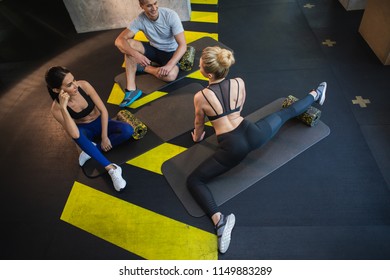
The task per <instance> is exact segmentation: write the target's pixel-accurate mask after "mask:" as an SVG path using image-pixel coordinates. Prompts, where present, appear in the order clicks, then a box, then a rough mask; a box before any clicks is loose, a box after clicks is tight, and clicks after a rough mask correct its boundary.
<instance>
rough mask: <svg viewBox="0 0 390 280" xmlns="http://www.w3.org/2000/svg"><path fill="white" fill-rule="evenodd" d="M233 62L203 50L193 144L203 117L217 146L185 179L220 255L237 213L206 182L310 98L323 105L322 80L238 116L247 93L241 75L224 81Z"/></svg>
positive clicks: (222, 52) (221, 52) (222, 53)
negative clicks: (284, 103) (281, 104)
mask: <svg viewBox="0 0 390 280" xmlns="http://www.w3.org/2000/svg"><path fill="white" fill-rule="evenodd" d="M234 63H235V59H234V56H233V53H232V52H231V51H229V50H226V49H222V48H220V47H207V48H205V49H204V50H203V52H202V55H201V58H200V65H199V67H200V72H201V73H202V75H203V76H205V77H206V78H208V80H209V85H208V86H207V87H206V88H205V89H203V90H201V91H199V92H197V93H196V94H195V96H194V106H195V129H194V131H193V132H192V138H193V141H194V142H199V141H202V140H203V138H204V135H205V132H204V123H205V117H206V116H207V117H208V119H209V120H210V121H211V123H212V125H213V127H214V130H215V133H216V135H217V140H218V148H217V150H216V151H215V153H214V154H213V155H212V156H210V157H209V158H208V159H206V160H205V161H204V162H203V163H201V164H200V165H199V166H198V167H197V168H196V169H195V170H194V171H193V172H192V174H190V176H189V177H188V179H187V187H188V189H189V191H190V193H191V194H192V196H193V197H194V199H195V200H196V201H197V202H198V204H199V205H200V206H201V208H202V209H203V210H204V211H205V213H206V214H207V215H208V216H209V217H210V218H211V220H212V221H213V223H214V226H215V229H216V232H217V236H218V249H219V251H220V252H221V253H225V252H226V250H227V249H228V247H229V244H230V239H231V231H232V230H233V227H234V225H235V216H234V214H230V215H227V216H225V215H223V214H222V213H221V212H220V211H219V210H218V206H217V205H216V203H215V200H214V197H213V195H212V193H211V192H210V190H209V188H208V187H207V183H208V182H209V181H210V180H212V179H213V178H215V177H217V176H219V175H221V174H223V173H225V172H227V171H228V170H230V169H232V168H233V167H234V166H236V165H238V164H239V163H240V162H241V161H242V160H243V159H244V158H245V157H246V155H247V154H248V153H249V152H251V151H252V150H254V149H257V148H260V147H261V146H263V145H264V144H265V143H267V142H268V141H269V140H271V139H272V137H273V136H274V135H275V134H276V133H277V132H278V131H279V129H280V128H281V126H282V125H283V124H284V123H285V122H286V121H288V120H289V119H291V118H294V117H296V116H298V115H300V114H302V113H304V112H305V111H306V110H307V109H308V108H309V107H310V105H311V104H312V103H313V102H315V101H316V102H318V103H319V104H320V105H322V104H323V103H324V101H325V92H326V86H327V85H326V83H325V82H323V83H321V84H320V85H319V86H318V87H317V89H315V90H311V91H310V92H309V93H308V94H307V95H306V96H305V97H303V98H302V99H301V100H299V101H297V102H295V103H293V104H292V105H291V106H289V107H287V108H283V109H282V110H280V111H278V112H275V113H273V114H270V115H269V116H267V117H265V118H263V119H261V120H259V121H258V122H256V123H252V122H249V121H248V120H246V119H244V118H243V117H242V116H241V111H242V108H243V106H244V103H245V97H246V91H245V84H244V81H243V80H242V79H241V78H235V79H225V78H226V76H227V74H228V72H229V68H230V66H231V65H233V64H234Z"/></svg>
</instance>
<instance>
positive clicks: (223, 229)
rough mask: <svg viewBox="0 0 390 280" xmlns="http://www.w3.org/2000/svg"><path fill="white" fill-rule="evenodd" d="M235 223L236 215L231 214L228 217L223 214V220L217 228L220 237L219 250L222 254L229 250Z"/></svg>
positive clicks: (221, 219)
mask: <svg viewBox="0 0 390 280" xmlns="http://www.w3.org/2000/svg"><path fill="white" fill-rule="evenodd" d="M235 223H236V217H235V216H234V214H230V215H228V216H226V217H225V216H224V215H222V214H221V218H220V220H219V222H218V223H217V225H216V227H215V229H216V231H217V237H218V249H219V251H220V252H221V253H222V254H224V253H225V252H226V251H227V249H228V248H229V245H230V240H231V233H232V230H233V227H234V224H235Z"/></svg>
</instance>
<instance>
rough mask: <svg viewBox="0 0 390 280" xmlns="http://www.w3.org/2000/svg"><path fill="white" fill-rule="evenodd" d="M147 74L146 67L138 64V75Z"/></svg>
mask: <svg viewBox="0 0 390 280" xmlns="http://www.w3.org/2000/svg"><path fill="white" fill-rule="evenodd" d="M144 72H145V67H144V66H142V65H139V64H137V73H140V74H141V73H144Z"/></svg>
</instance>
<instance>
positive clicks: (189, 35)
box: [184, 31, 218, 44]
mask: <svg viewBox="0 0 390 280" xmlns="http://www.w3.org/2000/svg"><path fill="white" fill-rule="evenodd" d="M184 36H185V37H186V42H187V44H190V43H192V42H193V41H196V40H198V39H201V38H203V37H211V38H213V39H214V40H216V41H218V33H207V32H197V31H184Z"/></svg>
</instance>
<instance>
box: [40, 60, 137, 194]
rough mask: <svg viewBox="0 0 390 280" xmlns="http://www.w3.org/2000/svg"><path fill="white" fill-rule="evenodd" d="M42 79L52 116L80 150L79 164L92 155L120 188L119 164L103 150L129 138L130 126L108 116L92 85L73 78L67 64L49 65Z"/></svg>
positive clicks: (131, 132) (124, 183)
mask: <svg viewBox="0 0 390 280" xmlns="http://www.w3.org/2000/svg"><path fill="white" fill-rule="evenodd" d="M45 80H46V84H47V89H48V91H49V94H50V96H51V98H52V99H53V103H52V106H51V113H52V115H53V117H54V118H55V119H56V120H57V121H58V122H59V123H60V124H61V125H62V127H63V128H64V129H65V131H66V132H67V134H68V135H69V136H70V137H71V138H72V139H73V140H74V141H75V142H76V144H77V145H78V146H79V147H80V149H81V150H82V152H81V154H80V156H79V164H80V166H83V165H84V164H85V162H86V161H87V160H89V159H90V158H91V157H92V158H93V159H95V160H96V161H97V162H99V163H100V164H101V165H102V166H104V168H105V169H106V170H107V171H108V174H109V175H110V176H111V179H112V182H113V185H114V188H115V190H116V191H121V190H123V189H124V188H125V186H126V181H125V180H124V179H123V178H122V168H121V167H120V166H118V165H117V164H115V163H112V162H110V161H109V160H108V159H107V158H106V157H105V156H104V155H103V153H102V152H108V151H110V150H111V149H112V148H113V147H115V146H117V145H119V144H121V143H123V142H125V141H127V140H129V139H130V138H131V137H132V135H133V132H134V130H133V128H132V127H131V126H130V125H129V124H127V123H124V122H120V121H116V120H111V119H109V117H108V112H107V109H106V107H105V105H104V103H103V101H102V100H101V99H100V97H99V95H98V94H97V92H96V90H95V89H94V88H93V87H92V85H91V84H90V83H89V82H87V81H83V80H79V81H76V80H75V78H74V76H73V75H72V73H71V72H70V71H69V70H68V69H67V68H65V67H62V66H55V67H51V68H50V69H49V70H48V71H47V72H46V75H45ZM97 140H98V141H100V143H98V144H95V142H93V141H97Z"/></svg>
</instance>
